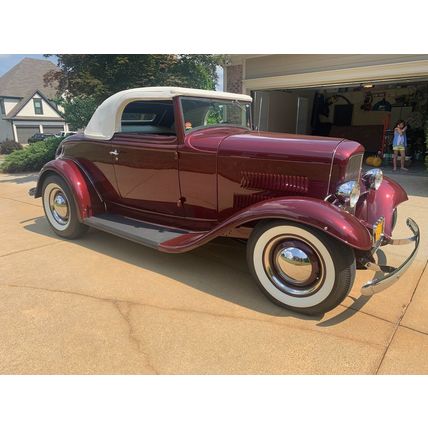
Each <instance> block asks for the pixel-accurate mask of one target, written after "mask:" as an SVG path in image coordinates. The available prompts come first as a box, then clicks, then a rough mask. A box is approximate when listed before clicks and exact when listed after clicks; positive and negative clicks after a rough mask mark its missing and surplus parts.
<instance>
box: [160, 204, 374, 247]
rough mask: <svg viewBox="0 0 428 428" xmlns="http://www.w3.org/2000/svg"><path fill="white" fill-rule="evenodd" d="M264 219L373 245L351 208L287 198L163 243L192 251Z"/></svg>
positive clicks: (355, 243) (353, 244)
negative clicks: (317, 230) (302, 226)
mask: <svg viewBox="0 0 428 428" xmlns="http://www.w3.org/2000/svg"><path fill="white" fill-rule="evenodd" d="M263 219H283V220H289V221H293V222H296V223H302V224H305V225H308V226H312V227H314V228H316V229H319V230H322V231H323V232H324V233H327V234H328V235H330V236H333V237H334V238H336V239H338V240H339V241H341V242H343V243H345V244H347V245H349V246H351V247H353V248H355V249H358V250H369V249H370V248H371V247H372V238H371V235H370V233H369V231H368V229H367V228H366V227H365V226H364V225H363V224H362V223H361V222H360V221H359V220H358V219H357V218H356V217H355V216H353V215H352V214H350V213H348V212H347V211H344V210H342V209H340V208H338V207H335V206H334V205H331V204H330V203H328V202H325V201H321V200H319V199H312V198H308V197H287V198H276V199H271V200H268V201H264V202H260V203H258V204H255V205H252V206H250V207H247V208H246V209H244V210H241V211H239V212H238V213H236V214H235V215H233V216H232V217H230V218H229V219H227V220H226V221H224V222H223V223H221V224H219V225H217V226H216V227H215V228H214V229H212V230H210V231H209V232H206V233H203V232H201V233H190V234H186V235H183V236H181V237H178V238H175V239H173V240H171V241H168V242H166V243H163V244H161V247H162V248H161V249H163V250H164V251H168V252H182V251H186V250H187V251H188V250H190V249H192V248H196V247H198V246H200V245H202V244H205V243H206V242H208V241H210V240H212V239H214V238H216V237H217V236H221V235H224V234H225V233H226V232H227V231H229V230H231V229H234V228H236V227H238V226H240V225H243V224H245V223H248V222H252V221H256V220H263Z"/></svg>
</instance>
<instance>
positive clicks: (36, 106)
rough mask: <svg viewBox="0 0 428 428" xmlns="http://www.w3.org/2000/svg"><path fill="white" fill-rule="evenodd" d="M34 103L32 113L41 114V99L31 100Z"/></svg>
mask: <svg viewBox="0 0 428 428" xmlns="http://www.w3.org/2000/svg"><path fill="white" fill-rule="evenodd" d="M33 103H34V113H35V114H43V104H42V99H41V98H33Z"/></svg>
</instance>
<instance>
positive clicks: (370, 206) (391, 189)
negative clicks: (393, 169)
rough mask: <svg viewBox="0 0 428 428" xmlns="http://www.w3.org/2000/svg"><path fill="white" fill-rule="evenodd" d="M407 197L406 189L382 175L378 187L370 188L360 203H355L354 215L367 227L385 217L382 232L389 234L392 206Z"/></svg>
mask: <svg viewBox="0 0 428 428" xmlns="http://www.w3.org/2000/svg"><path fill="white" fill-rule="evenodd" d="M408 199H409V198H408V196H407V193H406V191H405V190H404V189H403V188H402V187H401V186H400V185H399V184H398V183H397V182H395V181H394V180H391V179H390V178H389V177H384V178H383V181H382V184H381V185H380V187H379V189H377V190H374V189H370V191H369V192H368V193H367V195H366V197H365V198H364V200H363V201H362V204H360V205H359V206H358V205H357V211H356V216H357V217H358V218H360V219H362V220H364V221H365V222H366V223H367V225H368V226H369V227H371V226H373V224H375V223H376V221H377V220H378V219H379V218H380V217H383V218H384V219H385V223H384V224H385V226H384V227H385V228H384V234H385V235H386V236H391V234H392V228H393V223H394V221H393V214H394V208H396V207H397V205H399V204H401V203H402V202H405V201H407V200H408Z"/></svg>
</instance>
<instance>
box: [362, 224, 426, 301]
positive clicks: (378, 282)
mask: <svg viewBox="0 0 428 428" xmlns="http://www.w3.org/2000/svg"><path fill="white" fill-rule="evenodd" d="M406 224H407V226H408V227H409V229H410V230H411V231H412V233H413V237H411V238H409V239H408V240H407V241H408V242H407V243H412V242H414V243H415V248H414V249H413V251H412V253H411V254H410V256H409V257H408V258H407V260H405V261H404V263H402V264H401V266H399V267H398V268H397V269H394V270H392V271H391V272H390V273H388V274H387V275H385V276H384V277H383V278H379V279H372V280H371V281H369V282H367V283H366V284H364V285H363V286H362V287H361V294H362V295H363V296H372V295H373V294H376V293H379V292H380V291H383V290H385V289H386V288H388V287H390V286H391V285H392V284H394V282H396V281H397V280H398V279H400V278H401V276H402V275H403V274H404V272H406V270H407V269H408V268H409V266H410V265H411V264H412V262H413V260H414V259H415V257H416V254H417V252H418V249H419V243H420V232H419V227H418V225H417V224H416V222H415V221H414V220H413V219H411V218H408V219H407V221H406ZM372 265H376V264H375V263H370V269H373V268H374V266H372ZM379 268H380V269H382V268H389V266H388V267H386V266H379ZM381 271H382V272H384V270H381Z"/></svg>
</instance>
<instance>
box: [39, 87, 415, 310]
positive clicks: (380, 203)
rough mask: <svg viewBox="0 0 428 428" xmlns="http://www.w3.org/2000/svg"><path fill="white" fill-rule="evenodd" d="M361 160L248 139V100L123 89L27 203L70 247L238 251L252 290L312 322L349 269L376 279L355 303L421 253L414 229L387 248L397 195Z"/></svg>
mask: <svg viewBox="0 0 428 428" xmlns="http://www.w3.org/2000/svg"><path fill="white" fill-rule="evenodd" d="M363 152H364V149H363V147H362V146H361V145H360V144H358V143H357V142H354V141H349V140H343V139H338V138H321V137H314V136H298V135H288V134H277V133H268V132H257V131H254V130H252V123H251V98H250V97H249V96H246V95H239V94H231V93H224V92H214V91H202V90H195V89H185V88H169V87H163V88H162V87H156V88H139V89H131V90H127V91H122V92H119V93H117V94H115V95H113V96H111V97H110V98H108V99H107V100H106V101H104V102H103V103H102V104H101V105H100V106H99V107H98V109H97V111H96V112H95V113H94V115H93V117H92V119H91V120H90V122H89V124H88V126H87V128H86V130H85V132H84V133H83V134H77V135H72V136H70V137H68V138H67V139H65V140H64V141H63V142H62V144H61V145H60V147H59V148H58V151H57V155H56V159H55V160H53V161H51V162H49V163H47V164H46V165H45V166H44V167H43V169H42V171H41V173H40V176H39V180H38V184H37V187H36V188H35V189H33V190H32V192H31V194H32V195H34V196H35V197H36V198H37V197H42V198H43V207H44V210H45V214H46V217H47V219H48V222H49V224H50V225H51V227H52V229H53V230H54V231H55V233H57V234H58V235H60V236H62V237H65V238H69V239H73V238H77V237H79V236H80V235H82V233H84V232H85V231H86V230H87V229H88V227H93V228H96V229H100V230H103V231H105V232H109V233H112V234H114V235H117V236H120V237H123V238H126V239H130V240H132V241H135V242H138V243H141V244H143V245H147V246H149V247H152V248H156V249H158V250H160V251H165V252H169V253H180V252H185V251H189V250H192V249H194V248H196V247H198V246H200V245H203V244H205V243H207V242H209V241H211V240H212V239H214V238H216V237H219V236H226V237H234V238H240V239H242V240H246V244H247V254H248V264H249V269H250V271H251V272H252V274H253V275H254V277H255V279H256V281H257V283H258V285H259V286H260V288H261V290H262V291H263V292H264V293H265V294H266V295H267V296H268V297H269V298H270V299H272V300H273V301H274V302H275V303H277V304H279V305H281V306H284V307H286V308H289V309H292V310H294V311H298V312H302V313H305V314H317V313H324V312H326V311H328V310H330V309H332V308H334V307H335V306H337V305H338V304H339V303H340V302H341V301H342V300H343V299H344V298H345V296H346V295H347V294H348V292H349V291H350V289H351V287H352V284H353V282H354V278H355V270H356V269H358V268H360V269H371V270H374V271H378V272H383V274H384V275H383V277H381V278H380V279H378V278H377V277H378V275H376V279H373V280H372V281H370V282H369V283H367V284H365V285H363V287H362V294H364V295H372V294H374V293H377V292H379V291H381V290H383V289H385V288H386V287H388V286H390V285H391V284H392V283H393V282H394V281H396V280H397V278H399V277H400V276H401V275H402V274H403V272H404V271H405V270H406V269H407V268H408V266H409V265H410V264H411V262H412V261H413V259H414V257H415V255H416V252H417V249H418V246H419V230H418V226H417V225H416V223H415V222H414V221H413V220H412V219H408V220H407V225H408V226H409V228H410V230H411V232H412V234H411V237H410V238H406V239H398V240H397V239H393V238H392V237H391V235H392V231H393V229H394V226H395V222H396V219H397V205H398V204H400V203H401V202H403V201H405V200H407V195H406V192H405V191H404V190H403V189H402V188H401V187H400V186H399V185H398V184H397V183H395V182H394V181H392V180H391V179H389V178H387V177H383V175H382V171H381V170H379V169H373V170H370V171H368V172H366V173H364V174H362V172H361V164H362V159H363ZM408 243H413V244H414V249H413V251H412V253H411V254H410V256H409V257H408V258H407V260H405V261H404V262H403V263H402V265H401V266H399V267H397V268H392V267H390V266H385V265H379V264H377V262H376V258H375V253H376V251H377V250H378V249H379V247H380V246H382V245H385V244H392V245H396V244H398V245H400V244H408ZM381 276H382V275H381ZM230 286H231V287H233V284H230Z"/></svg>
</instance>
